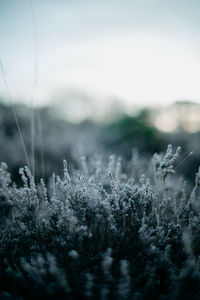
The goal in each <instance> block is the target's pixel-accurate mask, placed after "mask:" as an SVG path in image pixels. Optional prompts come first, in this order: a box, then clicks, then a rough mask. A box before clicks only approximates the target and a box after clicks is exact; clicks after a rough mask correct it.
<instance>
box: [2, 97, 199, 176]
mask: <svg viewBox="0 0 200 300" xmlns="http://www.w3.org/2000/svg"><path fill="white" fill-rule="evenodd" d="M15 111H16V114H17V116H18V119H19V123H20V127H21V131H22V134H23V137H24V142H25V145H26V148H27V152H28V155H29V159H30V164H31V163H32V162H33V161H35V177H36V180H39V179H40V178H41V177H46V178H48V177H49V176H50V175H51V174H52V172H56V173H58V174H59V173H60V172H61V170H62V161H63V159H66V160H67V161H68V163H69V167H71V168H76V167H77V164H78V161H77V157H79V156H86V157H89V156H90V155H91V154H92V153H101V154H105V155H108V154H112V153H115V154H116V155H121V156H122V157H123V158H124V159H129V158H130V156H131V153H132V149H133V148H137V149H138V151H139V152H140V153H141V155H143V156H144V157H150V156H152V154H153V153H155V152H162V151H164V150H165V149H166V146H167V145H168V144H169V143H171V144H172V145H173V146H174V147H176V146H178V145H181V147H182V155H181V158H180V161H179V162H178V164H179V165H178V166H177V172H178V173H180V174H183V175H184V176H185V177H186V178H187V179H189V180H191V181H193V180H194V176H195V172H197V170H198V167H199V165H200V151H199V148H198V147H199V144H198V143H199V141H200V132H199V131H196V132H194V133H189V132H187V131H185V130H184V128H183V126H182V127H179V128H178V129H177V130H176V131H174V132H171V133H164V132H162V131H159V130H158V128H157V127H156V126H155V123H154V112H153V111H152V110H149V109H142V110H140V111H139V112H138V113H137V114H135V115H127V114H126V113H121V114H120V115H118V116H116V118H111V119H110V120H107V122H106V123H105V122H103V121H102V122H98V123H97V122H95V121H94V120H91V119H90V118H87V119H85V120H83V121H81V122H80V123H72V122H69V121H68V120H67V119H66V120H65V119H63V118H59V115H58V114H56V113H55V110H54V109H52V108H51V107H41V108H37V109H35V110H34V135H33V133H31V126H32V123H31V122H32V121H31V116H32V114H33V111H31V109H30V108H29V107H26V106H24V105H15ZM33 137H34V154H33ZM0 141H1V150H0V161H5V162H6V163H7V164H8V166H9V169H10V171H11V173H12V176H13V178H14V179H15V181H18V180H19V176H18V170H19V168H20V167H22V166H24V165H25V164H26V160H25V157H24V153H23V148H22V145H21V141H20V138H19V133H18V130H17V127H16V123H15V119H14V117H13V113H12V110H11V108H10V107H9V106H7V105H6V104H4V103H3V102H0ZM191 151H193V154H192V155H190V152H191ZM33 155H34V160H33Z"/></svg>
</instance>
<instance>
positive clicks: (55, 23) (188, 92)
mask: <svg viewBox="0 0 200 300" xmlns="http://www.w3.org/2000/svg"><path fill="white" fill-rule="evenodd" d="M33 7H34V8H33ZM33 15H35V21H36V22H35V24H36V26H35V27H34V17H33ZM35 30H36V31H37V34H36V35H37V43H36V39H35V38H34V31H35ZM36 46H37V48H38V51H37V52H38V54H37V56H36V55H35V47H36ZM0 59H1V61H2V64H3V66H4V70H5V74H6V79H7V82H8V86H9V90H10V93H11V95H12V98H13V99H22V100H24V101H30V99H31V98H34V97H35V96H34V95H35V85H34V81H35V77H36V76H35V61H36V60H37V67H38V80H39V96H38V97H37V101H38V102H39V103H44V102H46V101H48V99H51V98H52V95H55V94H56V93H58V95H59V91H60V90H62V91H63V90H66V91H68V90H80V91H83V92H85V93H86V94H87V93H88V94H89V95H92V96H93V97H94V98H96V99H98V101H101V100H100V99H102V101H105V99H109V98H118V99H121V100H123V101H124V102H125V103H131V104H132V103H133V104H136V105H140V104H142V105H157V104H170V103H172V102H174V101H177V100H182V99H186V100H194V101H199V102H200V84H199V82H200V1H199V0H167V1H166V0H132V1H131V0H110V1H109V0H56V1H55V0H32V1H30V0H0ZM0 95H1V96H2V97H4V96H5V97H6V91H5V87H4V84H3V80H2V74H1V73H0ZM103 99H104V100H103Z"/></svg>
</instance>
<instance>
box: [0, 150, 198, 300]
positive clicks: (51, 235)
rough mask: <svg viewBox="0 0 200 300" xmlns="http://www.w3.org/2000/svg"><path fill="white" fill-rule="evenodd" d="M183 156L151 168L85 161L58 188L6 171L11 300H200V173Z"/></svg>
mask: <svg viewBox="0 0 200 300" xmlns="http://www.w3.org/2000/svg"><path fill="white" fill-rule="evenodd" d="M179 153H180V148H178V149H177V151H176V152H175V153H173V151H172V147H171V146H170V145H169V146H168V149H167V151H166V153H165V154H160V155H158V154H155V155H154V156H153V159H152V160H151V161H149V162H145V160H143V159H140V157H139V155H138V152H137V151H136V150H134V151H133V156H132V159H131V161H130V162H129V163H127V164H125V163H124V162H122V160H121V158H116V157H115V156H114V155H112V156H110V157H109V159H108V160H106V159H105V158H104V157H101V156H100V155H94V156H93V157H89V159H87V158H85V157H81V158H80V159H78V161H77V166H76V168H74V169H73V168H71V170H70V172H69V171H68V166H67V163H66V161H64V168H63V169H64V172H63V176H61V177H60V176H58V175H55V174H53V176H52V177H51V179H50V180H49V183H47V184H45V182H44V180H43V179H41V181H40V184H37V185H36V183H35V181H34V178H33V177H32V175H31V172H30V170H29V169H28V167H24V168H21V169H20V170H19V173H20V176H21V180H22V182H23V185H22V184H21V185H20V186H17V185H16V184H15V183H13V182H12V180H11V176H10V174H9V172H8V169H7V165H6V164H5V163H1V167H0V207H1V208H0V256H1V260H0V297H1V299H200V263H199V258H200V240H199V236H200V204H199V203H200V202H199V192H200V191H199V185H200V172H198V173H197V174H196V181H195V185H194V188H193V190H192V191H189V190H188V187H187V184H186V183H185V182H184V180H183V179H181V178H178V177H176V174H173V173H174V172H175V169H176V167H174V166H176V162H177V159H178V156H179Z"/></svg>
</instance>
